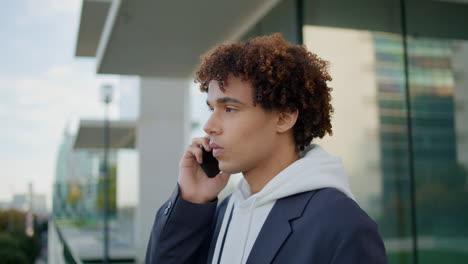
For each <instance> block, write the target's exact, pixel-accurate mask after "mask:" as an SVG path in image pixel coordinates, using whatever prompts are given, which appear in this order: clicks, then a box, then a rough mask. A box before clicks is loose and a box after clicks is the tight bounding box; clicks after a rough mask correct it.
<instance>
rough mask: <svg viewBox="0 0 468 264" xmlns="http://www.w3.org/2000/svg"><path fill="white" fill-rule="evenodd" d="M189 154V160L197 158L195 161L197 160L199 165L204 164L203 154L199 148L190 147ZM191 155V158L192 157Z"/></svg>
mask: <svg viewBox="0 0 468 264" xmlns="http://www.w3.org/2000/svg"><path fill="white" fill-rule="evenodd" d="M187 153H189V157H188V158H192V157H195V159H196V160H197V162H198V163H202V162H203V152H202V150H201V149H200V148H199V147H192V146H191V147H188V149H187ZM190 154H191V156H190Z"/></svg>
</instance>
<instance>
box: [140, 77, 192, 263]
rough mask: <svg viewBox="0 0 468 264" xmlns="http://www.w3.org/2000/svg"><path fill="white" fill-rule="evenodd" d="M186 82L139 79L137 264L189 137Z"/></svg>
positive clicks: (175, 180) (168, 192)
mask: <svg viewBox="0 0 468 264" xmlns="http://www.w3.org/2000/svg"><path fill="white" fill-rule="evenodd" d="M189 86H190V83H189V80H188V79H167V78H149V77H142V78H141V80H140V114H139V120H138V126H137V142H136V145H137V149H138V152H139V172H140V176H139V182H138V186H139V190H138V203H137V208H136V215H135V246H136V257H137V263H142V262H143V261H144V257H145V252H146V247H147V244H148V240H149V235H150V232H151V227H152V225H153V221H154V217H155V214H156V211H157V210H158V208H159V207H160V206H162V204H163V203H164V202H165V201H166V200H167V199H168V198H169V196H170V194H171V193H172V191H173V189H174V187H175V186H176V183H177V177H178V172H179V170H178V164H179V160H180V158H181V155H182V153H183V150H184V149H185V146H186V145H187V143H186V142H188V135H189V133H188V132H189V119H190V115H189V113H188V109H189V105H188V104H189V96H188V95H189V94H188V92H189Z"/></svg>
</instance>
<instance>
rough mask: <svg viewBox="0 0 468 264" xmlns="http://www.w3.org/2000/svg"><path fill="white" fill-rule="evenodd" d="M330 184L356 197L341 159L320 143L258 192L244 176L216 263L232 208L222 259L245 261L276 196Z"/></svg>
mask: <svg viewBox="0 0 468 264" xmlns="http://www.w3.org/2000/svg"><path fill="white" fill-rule="evenodd" d="M326 187H331V188H335V189H338V190H339V191H341V192H343V193H344V194H346V195H347V196H348V197H350V198H351V199H353V200H354V196H353V194H352V193H351V190H350V188H349V184H348V178H347V176H346V174H345V171H344V168H343V163H342V161H341V159H340V158H338V157H334V156H331V155H330V154H328V153H327V152H325V150H324V149H323V148H321V147H320V146H319V145H316V144H311V145H310V146H309V147H308V148H306V149H305V150H304V151H303V152H302V153H300V159H298V160H297V161H295V162H294V163H292V164H291V165H289V166H288V167H287V168H285V169H284V170H282V171H281V172H280V173H278V174H277V175H276V176H275V177H274V178H273V179H271V180H270V181H269V182H268V184H267V185H265V186H264V187H263V189H262V190H261V191H260V192H258V193H256V194H254V195H251V193H250V187H249V184H248V183H247V181H246V180H245V179H244V178H242V179H241V181H240V182H239V185H238V187H237V190H236V191H235V192H234V193H233V194H232V197H231V199H230V200H229V203H228V205H227V207H226V213H225V214H224V219H223V223H222V225H221V229H220V232H219V235H218V239H217V241H216V247H215V251H214V255H213V262H212V263H214V264H217V263H218V258H219V253H220V251H221V245H222V240H223V237H224V235H225V232H226V226H227V225H228V220H229V218H230V217H229V216H230V213H231V211H232V210H233V211H232V212H233V213H232V219H231V221H230V223H229V229H228V231H227V234H226V240H225V243H224V248H223V250H222V256H221V262H220V263H221V264H244V263H246V262H247V259H248V256H249V254H250V250H251V249H252V246H253V244H254V242H255V240H256V238H257V236H258V233H259V232H260V229H261V228H262V226H263V223H264V222H265V220H266V218H267V216H268V214H269V213H270V211H271V208H273V206H274V205H275V202H276V200H278V199H281V198H284V197H287V196H291V195H294V194H297V193H302V192H307V191H312V190H316V189H321V188H326Z"/></svg>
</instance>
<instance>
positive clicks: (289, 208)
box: [247, 191, 315, 264]
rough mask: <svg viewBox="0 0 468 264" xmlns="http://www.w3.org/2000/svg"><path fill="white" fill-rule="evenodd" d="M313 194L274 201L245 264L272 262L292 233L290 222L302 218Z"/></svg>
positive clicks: (302, 194) (305, 193)
mask: <svg viewBox="0 0 468 264" xmlns="http://www.w3.org/2000/svg"><path fill="white" fill-rule="evenodd" d="M314 193H315V191H309V192H304V193H299V194H295V195H292V196H288V197H285V198H282V199H279V200H277V201H276V203H275V205H274V206H273V208H272V209H271V211H270V214H269V215H268V217H267V219H266V220H265V223H264V224H263V226H262V229H261V230H260V233H259V234H258V237H257V239H256V240H255V243H254V245H253V247H252V250H251V251H250V255H249V258H248V259H247V264H259V263H271V262H272V260H273V258H274V257H275V255H276V253H277V252H278V250H279V249H280V248H281V246H282V245H283V243H284V242H285V241H286V239H287V238H288V237H289V235H290V234H291V232H292V229H291V224H290V221H291V220H293V219H296V218H299V217H301V216H302V213H303V211H304V208H305V206H306V205H307V203H308V201H309V200H310V199H311V198H312V196H313V195H314Z"/></svg>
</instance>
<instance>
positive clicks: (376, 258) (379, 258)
mask: <svg viewBox="0 0 468 264" xmlns="http://www.w3.org/2000/svg"><path fill="white" fill-rule="evenodd" d="M354 227H355V228H350V229H348V230H346V231H344V232H342V236H340V240H339V242H338V244H337V247H336V248H335V251H334V254H333V257H332V261H331V262H330V263H332V264H360V263H372V264H387V255H386V253H385V246H384V243H383V241H382V238H381V237H380V235H379V233H378V230H377V224H375V223H374V222H373V221H367V222H361V223H360V224H359V225H357V226H354Z"/></svg>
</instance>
